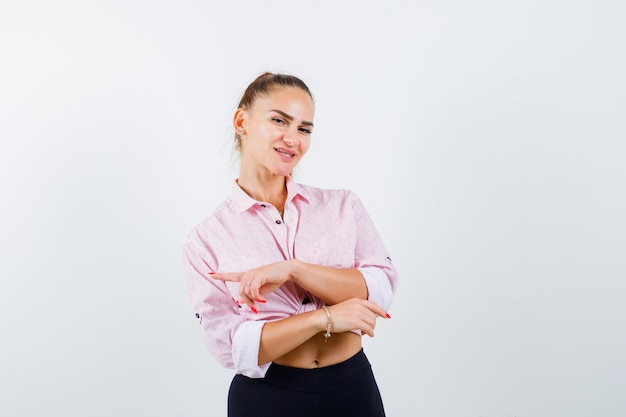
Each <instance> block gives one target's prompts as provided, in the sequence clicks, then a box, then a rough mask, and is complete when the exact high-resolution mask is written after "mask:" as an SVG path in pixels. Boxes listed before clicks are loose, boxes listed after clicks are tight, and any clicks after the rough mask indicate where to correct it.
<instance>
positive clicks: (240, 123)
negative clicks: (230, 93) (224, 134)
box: [233, 107, 247, 136]
mask: <svg viewBox="0 0 626 417" xmlns="http://www.w3.org/2000/svg"><path fill="white" fill-rule="evenodd" d="M246 117H247V113H246V111H245V110H244V109H242V108H241V107H240V108H238V109H237V110H236V111H235V114H234V115H233V127H234V128H235V132H237V134H238V135H239V136H243V135H244V134H245V133H246Z"/></svg>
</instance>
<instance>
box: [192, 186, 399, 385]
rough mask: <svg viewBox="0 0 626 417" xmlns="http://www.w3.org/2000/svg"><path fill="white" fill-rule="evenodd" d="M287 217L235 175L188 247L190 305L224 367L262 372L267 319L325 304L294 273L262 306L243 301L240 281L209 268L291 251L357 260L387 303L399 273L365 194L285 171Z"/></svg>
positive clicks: (320, 260)
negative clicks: (300, 179) (300, 180)
mask: <svg viewBox="0 0 626 417" xmlns="http://www.w3.org/2000/svg"><path fill="white" fill-rule="evenodd" d="M287 191H288V195H287V201H286V202H285V210H284V220H283V219H281V217H280V214H279V213H278V210H276V208H275V207H274V206H272V205H271V204H269V203H265V202H261V201H256V200H254V199H252V198H251V197H249V196H248V195H247V194H246V193H245V192H244V191H243V190H242V189H241V188H239V186H238V185H237V184H236V183H235V184H234V186H233V191H232V194H231V196H230V198H229V199H228V200H226V201H225V202H224V203H223V204H222V205H221V206H220V207H219V208H218V209H217V210H216V211H215V212H214V213H213V214H212V215H210V216H209V217H208V218H207V219H206V220H204V221H203V222H202V223H200V224H199V225H198V226H196V227H195V228H194V229H192V231H191V232H190V234H189V238H188V241H187V243H186V244H185V246H184V250H183V264H184V276H185V280H186V284H187V288H188V291H189V297H190V301H191V308H192V310H193V312H194V314H195V317H196V319H197V323H198V325H199V327H200V330H201V333H202V335H203V337H204V339H205V341H206V344H207V346H208V348H209V350H210V351H211V353H212V354H213V355H214V356H215V358H216V359H217V360H218V361H219V362H220V364H222V365H223V366H225V367H228V368H234V369H235V370H236V372H237V373H240V374H243V375H246V376H248V377H251V378H262V377H263V376H264V375H265V372H266V371H267V368H268V367H269V365H270V364H269V363H267V364H263V365H261V366H259V365H258V354H259V343H260V338H261V329H262V327H263V325H264V324H265V323H266V322H268V321H273V320H279V319H282V318H286V317H289V316H292V315H294V314H300V313H304V312H307V311H312V310H315V309H318V308H321V307H322V306H323V302H322V301H321V300H319V299H318V298H317V297H315V296H312V295H310V294H307V293H306V291H304V290H303V289H302V288H301V287H299V286H297V285H296V284H294V283H293V282H291V281H288V282H286V283H285V284H284V285H282V286H281V287H280V288H279V289H278V290H276V291H274V292H272V293H269V294H266V295H265V298H266V299H267V303H266V304H260V303H257V309H258V314H255V313H254V312H252V311H251V310H250V309H249V308H248V307H247V306H242V307H239V305H238V304H237V303H236V300H237V298H238V291H239V283H232V282H223V281H219V280H216V279H213V278H211V277H210V276H209V272H242V271H247V270H249V269H252V268H256V267H258V266H261V265H266V264H268V263H272V262H278V261H283V260H288V259H298V260H300V261H303V262H306V263H311V264H318V265H325V266H329V267H334V268H358V270H359V271H360V272H361V273H362V274H363V277H364V279H365V283H366V285H367V287H368V291H369V299H370V300H371V301H373V302H375V303H377V304H378V305H380V306H381V307H382V308H383V309H385V310H388V309H389V307H390V305H391V301H392V299H393V295H394V293H395V290H396V287H397V284H398V275H397V272H396V269H395V267H394V266H393V264H392V263H391V258H390V257H389V255H388V253H387V251H386V249H385V247H384V245H383V242H382V241H381V239H380V236H379V235H378V233H377V231H376V229H375V227H374V225H373V223H372V221H371V220H370V218H369V216H368V215H367V212H366V211H365V208H364V207H363V204H362V203H361V201H360V200H359V199H358V198H357V197H356V195H355V194H354V193H352V192H351V191H347V190H322V189H319V188H315V187H310V186H305V185H301V184H297V183H296V182H294V181H293V180H292V179H291V178H288V179H287Z"/></svg>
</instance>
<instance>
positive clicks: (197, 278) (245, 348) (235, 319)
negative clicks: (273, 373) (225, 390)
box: [183, 237, 269, 378]
mask: <svg viewBox="0 0 626 417" xmlns="http://www.w3.org/2000/svg"><path fill="white" fill-rule="evenodd" d="M212 263H213V262H212V260H211V259H210V256H209V255H208V252H207V251H205V250H203V248H202V247H201V244H198V243H197V242H194V240H193V238H191V237H190V239H189V240H188V241H187V243H186V244H185V246H184V248H183V275H184V277H185V283H186V285H187V291H188V294H189V299H190V303H191V309H192V312H193V314H194V316H195V319H196V322H197V324H198V326H199V327H200V332H201V334H202V338H203V339H204V342H205V344H206V346H207V348H208V349H209V351H210V352H211V354H212V355H213V356H214V357H215V358H216V360H217V361H218V362H219V363H220V364H221V365H222V366H224V367H227V368H234V369H235V371H236V372H237V373H240V374H242V375H245V376H248V377H250V378H262V377H263V376H264V375H265V372H266V371H267V368H268V367H269V364H265V365H262V366H259V365H258V356H259V344H260V340H261V331H262V329H263V325H264V324H265V322H264V321H251V320H247V319H246V318H245V317H244V316H242V315H241V313H240V308H239V305H238V304H237V302H236V300H235V299H234V298H233V297H232V295H231V294H230V292H229V290H228V288H227V286H226V283H224V282H223V281H219V280H215V279H213V278H211V277H210V275H209V272H210V271H214V270H215V266H214V265H212Z"/></svg>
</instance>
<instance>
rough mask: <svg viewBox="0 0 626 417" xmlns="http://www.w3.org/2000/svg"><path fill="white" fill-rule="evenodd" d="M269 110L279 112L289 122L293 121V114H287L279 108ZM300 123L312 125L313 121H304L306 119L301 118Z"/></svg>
mask: <svg viewBox="0 0 626 417" xmlns="http://www.w3.org/2000/svg"><path fill="white" fill-rule="evenodd" d="M271 111H275V112H276V113H278V114H280V115H281V116H283V117H284V118H285V119H287V120H289V121H290V122H292V121H293V116H290V115H288V114H287V113H285V112H284V111H281V110H278V109H272V110H271ZM302 124H303V125H305V126H311V127H313V122H309V121H306V120H303V121H302Z"/></svg>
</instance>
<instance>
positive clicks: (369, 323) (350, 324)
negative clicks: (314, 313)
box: [320, 298, 391, 337]
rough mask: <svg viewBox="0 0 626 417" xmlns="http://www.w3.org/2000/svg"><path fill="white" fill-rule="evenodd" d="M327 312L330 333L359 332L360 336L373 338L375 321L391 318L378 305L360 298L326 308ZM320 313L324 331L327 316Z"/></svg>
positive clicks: (322, 311)
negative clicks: (329, 318) (330, 324)
mask: <svg viewBox="0 0 626 417" xmlns="http://www.w3.org/2000/svg"><path fill="white" fill-rule="evenodd" d="M328 310H329V311H330V315H331V321H332V326H331V330H330V331H331V333H343V332H349V331H350V330H360V331H361V333H362V334H366V335H368V336H370V337H374V328H375V327H376V319H377V318H378V317H384V318H388V319H390V318H391V316H390V315H389V314H388V313H387V312H386V311H385V310H383V309H382V308H381V307H380V306H379V305H378V304H376V303H374V302H372V301H368V300H362V299H360V298H350V299H348V300H346V301H342V302H340V303H338V304H335V305H333V306H328ZM320 312H321V315H323V317H324V324H323V329H324V330H326V329H327V326H328V316H327V315H326V312H325V311H324V310H323V309H322V310H320Z"/></svg>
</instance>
